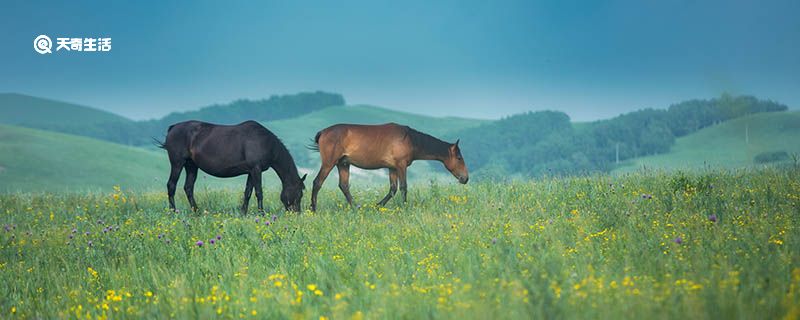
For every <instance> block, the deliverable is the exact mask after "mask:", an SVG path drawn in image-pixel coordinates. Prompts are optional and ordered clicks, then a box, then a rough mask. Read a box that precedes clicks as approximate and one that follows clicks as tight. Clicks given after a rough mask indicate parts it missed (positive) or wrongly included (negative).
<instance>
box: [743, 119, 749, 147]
mask: <svg viewBox="0 0 800 320" xmlns="http://www.w3.org/2000/svg"><path fill="white" fill-rule="evenodd" d="M744 143H745V144H750V124H749V123H745V124H744Z"/></svg>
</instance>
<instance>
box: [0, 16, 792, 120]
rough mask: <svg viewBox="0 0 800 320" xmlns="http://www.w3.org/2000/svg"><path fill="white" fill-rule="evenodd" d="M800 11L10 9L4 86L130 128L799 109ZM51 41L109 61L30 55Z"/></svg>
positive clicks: (1, 56)
mask: <svg viewBox="0 0 800 320" xmlns="http://www.w3.org/2000/svg"><path fill="white" fill-rule="evenodd" d="M798 13H800V1H780V0H776V1H597V2H594V1H552V2H538V1H519V2H506V1H494V2H487V1H475V2H471V1H436V2H433V1H420V2H414V1H402V2H398V1H394V2H389V1H387V2H383V1H370V2H348V1H335V2H334V1H321V2H307V1H293V2H283V3H279V2H260V1H259V2H257V1H252V2H251V1H241V2H238V1H237V2H221V1H152V2H148V1H140V2H113V3H109V2H89V1H86V2H83V1H76V2H72V1H70V2H54V3H48V2H39V1H4V2H2V4H0V36H2V39H4V40H3V42H2V45H1V46H0V92H20V93H26V94H32V95H37V96H43V97H49V98H54V99H60V100H66V101H70V102H77V103H81V104H85V105H90V106H94V107H98V108H102V109H106V110H109V111H112V112H115V113H119V114H122V115H125V116H128V117H131V118H135V119H145V118H153V117H158V116H162V115H164V114H166V113H168V112H170V111H175V110H187V109H195V108H197V107H201V106H205V105H209V104H213V103H224V102H229V101H231V100H235V99H238V98H263V97H268V96H269V95H272V94H284V93H294V92H299V91H308V90H326V91H333V92H339V93H342V94H343V95H344V96H345V97H346V99H347V100H348V102H350V103H366V104H374V105H380V106H385V107H389V108H393V109H398V110H405V111H409V112H415V113H423V114H430V115H437V116H439V115H452V116H467V117H480V118H498V117H502V116H505V115H509V114H513V113H518V112H523V111H527V110H543V109H551V110H562V111H565V112H567V113H568V114H569V115H570V116H571V117H572V118H573V119H574V120H578V121H583V120H592V119H598V118H606V117H610V116H614V115H616V114H619V113H621V112H625V111H631V110H635V109H639V108H644V107H666V106H667V105H669V104H670V103H674V102H678V101H681V100H685V99H689V98H710V97H714V96H718V95H719V94H720V93H722V92H730V93H736V94H753V95H756V96H759V97H763V98H769V99H773V100H777V101H780V102H783V103H786V104H788V105H789V106H790V107H793V108H796V107H797V106H799V105H800V41H799V39H800V19H797V15H798ZM39 34H46V35H48V36H50V37H51V38H55V37H63V36H70V37H111V38H112V51H111V52H106V53H88V52H81V53H78V52H63V51H60V52H55V53H54V54H51V55H40V54H38V53H36V52H35V51H34V50H33V39H34V38H35V37H36V36H38V35H39Z"/></svg>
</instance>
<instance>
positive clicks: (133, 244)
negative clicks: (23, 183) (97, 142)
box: [0, 169, 800, 319]
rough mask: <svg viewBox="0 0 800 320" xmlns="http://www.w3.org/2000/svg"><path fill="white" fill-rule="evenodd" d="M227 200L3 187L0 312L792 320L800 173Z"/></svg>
mask: <svg viewBox="0 0 800 320" xmlns="http://www.w3.org/2000/svg"><path fill="white" fill-rule="evenodd" d="M353 191H354V193H355V197H356V200H357V201H358V202H359V203H362V204H368V203H372V202H374V201H377V200H378V199H379V198H380V197H381V196H382V195H383V193H384V191H383V190H377V189H363V188H355V189H354V190H353ZM181 198H182V197H181ZM238 200H239V193H231V192H226V191H214V192H210V193H208V194H207V195H206V196H205V197H202V199H200V203H199V204H200V206H201V207H202V208H203V209H204V211H205V212H201V213H197V214H195V213H187V212H180V213H177V214H175V213H169V212H167V210H165V207H166V199H165V196H164V195H163V194H162V193H147V192H144V193H142V192H133V191H129V190H128V188H127V187H126V186H124V185H123V186H122V187H121V188H116V189H115V188H109V189H107V190H104V191H103V192H97V193H87V194H63V193H55V194H35V195H26V194H13V195H8V194H6V195H0V224H2V225H4V227H5V230H0V291H2V292H3V295H2V298H0V314H2V316H0V317H3V318H67V317H75V318H89V317H91V318H106V317H108V318H117V319H119V318H133V317H147V318H154V317H159V318H166V317H175V318H204V319H208V318H313V319H323V318H332V319H345V318H357V319H360V318H365V319H373V318H414V319H418V318H431V317H442V318H479V319H493V318H602V319H606V318H633V319H667V318H670V319H676V318H677V319H683V318H701V319H702V318H712V319H719V318H723V319H733V318H740V319H775V318H786V319H796V318H797V317H798V316H799V315H800V238H799V237H798V236H797V235H798V231H800V230H798V227H799V226H800V171H798V170H797V169H790V170H771V169H766V170H760V171H735V172H727V171H722V172H701V173H695V174H682V173H669V174H663V173H638V174H633V175H624V176H618V177H614V176H592V177H578V178H565V179H543V180H534V181H520V182H514V183H510V184H496V183H478V184H468V185H465V186H461V185H429V186H420V185H412V186H411V190H410V195H409V200H410V202H409V203H408V204H406V205H399V204H398V203H397V202H395V201H394V200H393V201H392V202H390V203H389V206H388V207H386V208H376V207H374V206H370V205H363V206H360V207H358V208H352V209H351V208H346V207H344V206H343V202H342V199H341V197H340V196H339V195H338V190H331V189H325V191H323V194H322V196H321V204H320V205H321V209H320V211H319V212H317V213H313V214H312V213H309V212H306V213H303V214H299V215H297V214H285V213H283V212H278V211H275V212H270V213H267V214H266V215H263V216H262V215H248V216H240V215H238V214H235V213H233V208H235V207H236V205H237V204H238ZM270 201H272V202H271V205H272V206H273V207H274V206H275V204H276V202H275V201H276V199H271V200H270ZM307 203H308V201H307V199H306V201H305V204H307ZM179 206H180V207H182V208H186V207H187V206H186V203H185V201H183V200H182V199H181V202H180V204H179ZM212 240H213V243H212ZM201 241H202V245H200V242H201Z"/></svg>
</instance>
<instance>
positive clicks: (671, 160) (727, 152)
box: [615, 111, 800, 173]
mask: <svg viewBox="0 0 800 320" xmlns="http://www.w3.org/2000/svg"><path fill="white" fill-rule="evenodd" d="M747 136H749V137H747ZM770 151H786V152H787V153H789V154H792V153H795V154H800V111H787V112H770V113H759V114H753V115H749V116H745V117H742V118H738V119H733V120H729V121H726V122H723V123H721V124H718V125H715V126H711V127H708V128H705V129H702V130H700V131H698V132H696V133H693V134H690V135H688V136H685V137H681V138H678V139H677V141H676V143H675V145H674V146H672V148H671V150H670V152H669V153H666V154H660V155H654V156H647V157H641V158H636V159H633V160H632V161H630V162H628V165H626V166H624V167H621V168H619V169H617V170H615V173H620V172H631V171H635V170H637V169H639V168H641V167H643V166H644V167H648V168H662V169H682V170H686V169H702V168H704V167H714V168H742V167H747V166H753V165H755V163H754V162H753V158H754V157H755V156H756V155H758V154H759V153H762V152H770Z"/></svg>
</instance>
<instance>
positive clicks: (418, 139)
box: [406, 126, 450, 158]
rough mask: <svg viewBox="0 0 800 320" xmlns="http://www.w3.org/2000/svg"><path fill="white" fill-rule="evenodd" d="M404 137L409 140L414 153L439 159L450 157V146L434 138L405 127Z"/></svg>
mask: <svg viewBox="0 0 800 320" xmlns="http://www.w3.org/2000/svg"><path fill="white" fill-rule="evenodd" d="M406 137H408V138H409V139H410V140H411V145H413V146H414V149H415V150H414V152H416V153H419V154H424V155H431V156H437V157H441V158H446V157H448V156H450V151H449V148H450V144H449V143H447V142H444V141H442V140H439V139H438V138H436V137H434V136H431V135H429V134H427V133H424V132H420V131H417V130H415V129H414V128H411V127H408V126H406Z"/></svg>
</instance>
